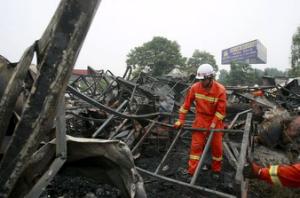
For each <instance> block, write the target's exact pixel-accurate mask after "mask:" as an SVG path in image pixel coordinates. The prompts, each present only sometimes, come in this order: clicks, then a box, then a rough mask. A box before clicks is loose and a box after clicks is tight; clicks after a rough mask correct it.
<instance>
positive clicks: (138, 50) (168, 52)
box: [126, 37, 185, 76]
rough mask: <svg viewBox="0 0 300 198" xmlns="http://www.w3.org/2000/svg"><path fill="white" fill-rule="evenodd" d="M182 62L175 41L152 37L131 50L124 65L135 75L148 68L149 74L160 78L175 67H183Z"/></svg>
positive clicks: (182, 59)
mask: <svg viewBox="0 0 300 198" xmlns="http://www.w3.org/2000/svg"><path fill="white" fill-rule="evenodd" d="M184 61H185V59H184V58H183V57H182V55H181V53H180V46H179V45H178V44H177V42H176V41H170V40H168V39H166V38H163V37H154V38H153V39H152V40H151V41H149V42H147V43H144V44H143V45H142V46H139V47H135V48H134V49H133V50H131V51H130V53H129V54H128V55H127V60H126V63H127V65H130V66H133V68H134V69H135V71H134V72H135V73H136V72H137V71H142V70H144V69H147V68H148V69H149V73H150V74H152V75H154V76H160V75H163V74H166V73H168V72H170V71H171V70H172V69H173V68H174V67H175V66H176V65H183V64H184Z"/></svg>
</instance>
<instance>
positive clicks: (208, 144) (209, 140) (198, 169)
mask: <svg viewBox="0 0 300 198" xmlns="http://www.w3.org/2000/svg"><path fill="white" fill-rule="evenodd" d="M214 132H215V131H214V130H210V134H209V136H208V140H207V142H206V145H205V147H204V150H203V153H202V156H201V158H200V161H199V163H198V165H197V168H196V171H195V173H194V175H193V177H192V180H191V182H190V184H192V185H194V184H195V182H196V180H197V177H198V174H199V172H200V170H201V166H202V164H203V162H204V159H205V156H206V154H207V151H208V150H209V147H210V143H211V141H212V137H213V134H214Z"/></svg>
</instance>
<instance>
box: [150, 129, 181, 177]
mask: <svg viewBox="0 0 300 198" xmlns="http://www.w3.org/2000/svg"><path fill="white" fill-rule="evenodd" d="M182 130H183V129H182V128H181V129H180V130H179V131H178V133H177V134H176V136H175V138H174V140H173V141H172V144H171V145H170V147H169V149H168V151H167V152H166V154H165V155H164V157H163V159H162V160H161V162H160V164H159V165H158V167H157V168H156V170H155V172H154V174H157V173H158V171H159V170H160V168H161V166H162V165H163V164H164V162H165V161H166V159H167V157H168V155H169V153H170V152H171V150H172V148H173V147H174V145H175V143H176V141H177V139H178V138H179V137H180V135H181V133H182Z"/></svg>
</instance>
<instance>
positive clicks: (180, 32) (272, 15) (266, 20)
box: [0, 0, 300, 75]
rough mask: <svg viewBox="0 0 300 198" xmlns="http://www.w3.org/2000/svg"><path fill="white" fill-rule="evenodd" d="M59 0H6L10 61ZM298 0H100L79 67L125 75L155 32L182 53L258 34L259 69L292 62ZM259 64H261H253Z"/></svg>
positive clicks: (0, 12) (3, 47)
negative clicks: (263, 54) (262, 57)
mask: <svg viewBox="0 0 300 198" xmlns="http://www.w3.org/2000/svg"><path fill="white" fill-rule="evenodd" d="M59 2H60V1H59V0H6V1H4V0H2V2H1V6H0V19H1V20H0V27H1V31H0V54H1V55H3V56H4V57H6V58H7V59H8V60H10V61H11V62H16V61H18V60H19V59H20V57H21V55H22V53H23V51H24V50H25V49H26V47H28V46H29V45H31V44H32V43H33V42H34V41H35V40H37V39H39V38H40V36H41V35H42V33H43V32H44V30H45V28H46V26H47V25H48V23H49V21H50V19H51V17H52V16H53V14H54V12H55V10H56V8H57V6H58V4H59ZM299 10H300V0H102V2H101V4H100V6H99V9H98V12H97V14H96V16H95V18H94V21H93V23H92V26H91V28H90V30H89V33H88V35H87V37H86V40H85V42H84V45H83V47H82V50H81V52H80V54H79V57H78V60H77V62H76V65H75V68H86V66H87V65H90V66H92V67H93V68H95V69H105V70H106V69H109V70H111V71H112V72H113V73H115V74H116V75H122V74H123V72H124V71H125V68H126V62H125V61H126V55H127V54H128V53H129V51H130V49H133V48H134V47H137V46H140V45H142V44H143V43H145V42H148V41H150V40H151V39H152V38H153V37H154V36H163V37H166V38H167V39H169V40H175V41H177V42H178V44H179V45H180V46H181V53H182V55H183V56H185V57H190V56H191V55H192V53H193V51H194V50H195V49H199V50H201V51H202V50H205V51H207V52H209V53H211V54H213V55H214V56H215V58H216V60H217V64H218V65H219V67H220V68H226V67H227V68H228V65H224V66H221V51H222V50H223V49H226V48H229V47H232V46H234V45H237V44H240V43H244V42H248V41H251V40H255V39H259V40H260V41H261V42H262V43H263V45H265V46H266V48H267V51H268V52H267V53H268V55H267V58H268V63H267V64H266V65H259V67H260V68H261V69H264V68H266V67H277V68H278V69H281V70H285V69H287V68H289V67H290V48H291V40H292V35H293V34H294V33H295V32H296V28H297V27H298V26H300V12H299ZM255 67H258V66H255Z"/></svg>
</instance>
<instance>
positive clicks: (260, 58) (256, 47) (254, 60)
mask: <svg viewBox="0 0 300 198" xmlns="http://www.w3.org/2000/svg"><path fill="white" fill-rule="evenodd" d="M231 62H244V63H249V64H265V63H267V49H266V47H265V46H263V44H262V43H261V42H260V41H259V40H254V41H250V42H247V43H243V44H240V45H237V46H234V47H231V48H228V49H225V50H222V64H230V63H231Z"/></svg>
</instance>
